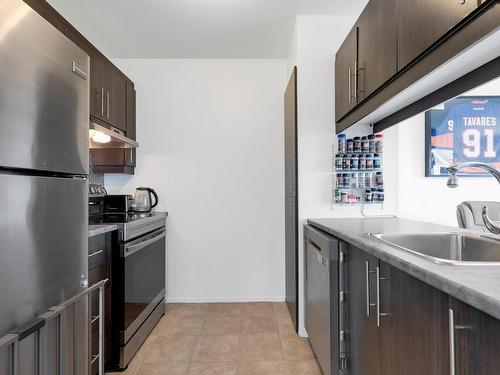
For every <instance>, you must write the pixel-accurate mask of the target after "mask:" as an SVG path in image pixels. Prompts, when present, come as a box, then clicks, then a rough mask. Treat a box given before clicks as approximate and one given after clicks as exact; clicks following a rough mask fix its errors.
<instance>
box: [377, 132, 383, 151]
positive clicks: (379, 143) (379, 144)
mask: <svg viewBox="0 0 500 375" xmlns="http://www.w3.org/2000/svg"><path fill="white" fill-rule="evenodd" d="M383 150H384V135H383V134H380V133H379V134H376V135H375V152H376V153H377V154H381V153H382V151H383Z"/></svg>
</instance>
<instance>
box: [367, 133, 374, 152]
mask: <svg viewBox="0 0 500 375" xmlns="http://www.w3.org/2000/svg"><path fill="white" fill-rule="evenodd" d="M368 152H370V153H374V152H375V134H370V135H369V136H368Z"/></svg>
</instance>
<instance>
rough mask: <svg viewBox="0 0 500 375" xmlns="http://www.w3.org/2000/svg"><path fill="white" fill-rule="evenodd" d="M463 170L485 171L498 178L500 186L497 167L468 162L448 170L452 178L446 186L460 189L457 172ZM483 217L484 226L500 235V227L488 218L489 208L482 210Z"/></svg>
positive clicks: (449, 178) (499, 172) (499, 181)
mask: <svg viewBox="0 0 500 375" xmlns="http://www.w3.org/2000/svg"><path fill="white" fill-rule="evenodd" d="M462 168H480V169H484V170H485V171H487V172H489V173H490V174H491V175H493V177H495V178H496V180H497V181H498V183H499V184H500V171H499V170H498V169H496V168H495V167H492V166H491V165H489V164H486V163H480V162H466V163H460V164H456V165H453V166H451V167H448V168H446V170H447V171H448V173H449V174H450V176H449V177H448V181H447V183H446V185H447V186H448V187H449V188H456V187H458V177H457V172H458V171H459V170H460V169H462ZM481 216H482V218H483V222H484V225H485V226H486V229H488V230H489V231H490V232H491V233H494V234H500V227H498V226H496V225H495V224H493V221H492V220H491V219H490V217H489V216H488V208H487V207H486V206H484V207H483V208H482V210H481Z"/></svg>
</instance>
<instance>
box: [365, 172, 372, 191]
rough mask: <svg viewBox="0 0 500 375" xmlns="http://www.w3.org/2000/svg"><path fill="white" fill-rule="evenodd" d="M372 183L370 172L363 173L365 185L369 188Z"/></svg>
mask: <svg viewBox="0 0 500 375" xmlns="http://www.w3.org/2000/svg"><path fill="white" fill-rule="evenodd" d="M372 185H373V174H372V173H370V172H367V173H365V187H366V188H369V187H371V186H372Z"/></svg>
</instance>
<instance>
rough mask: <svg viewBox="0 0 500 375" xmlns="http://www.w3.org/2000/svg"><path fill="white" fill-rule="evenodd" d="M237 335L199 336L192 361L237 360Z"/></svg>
mask: <svg viewBox="0 0 500 375" xmlns="http://www.w3.org/2000/svg"><path fill="white" fill-rule="evenodd" d="M238 342H239V336H238V335H226V336H200V339H199V340H198V343H197V344H196V348H195V351H194V355H193V362H210V361H236V360H238Z"/></svg>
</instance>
